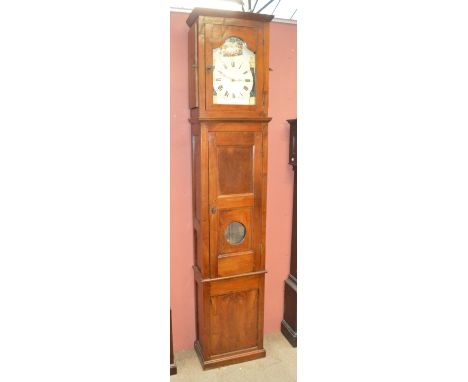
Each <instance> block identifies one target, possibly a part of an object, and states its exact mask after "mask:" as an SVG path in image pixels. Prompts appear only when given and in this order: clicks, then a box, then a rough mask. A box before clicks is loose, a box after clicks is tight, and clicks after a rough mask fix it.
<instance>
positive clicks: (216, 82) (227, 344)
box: [187, 8, 273, 369]
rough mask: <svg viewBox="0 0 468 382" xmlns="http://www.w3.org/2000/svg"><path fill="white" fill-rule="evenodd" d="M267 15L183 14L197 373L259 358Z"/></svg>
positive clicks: (261, 351) (197, 10) (205, 11)
mask: <svg viewBox="0 0 468 382" xmlns="http://www.w3.org/2000/svg"><path fill="white" fill-rule="evenodd" d="M272 18H273V16H271V15H261V14H254V13H244V12H232V11H220V10H212V9H202V8H195V9H194V10H193V11H192V13H191V14H190V16H189V18H188V19H187V24H188V25H189V27H190V30H189V33H188V38H189V41H188V49H189V63H188V70H189V107H190V123H191V131H192V194H193V227H194V232H193V242H194V266H193V269H194V276H195V299H196V336H197V339H196V341H195V350H196V352H197V354H198V357H199V359H200V362H201V364H202V366H203V368H204V369H206V368H211V367H218V366H222V365H226V364H231V363H237V362H242V361H248V360H252V359H256V358H260V357H264V356H265V349H264V348H263V306H264V284H265V273H266V270H265V218H266V184H267V183H266V181H267V178H266V177H267V137H268V133H267V132H268V122H269V121H270V118H269V117H268V74H269V64H268V55H269V22H270V21H271V19H272Z"/></svg>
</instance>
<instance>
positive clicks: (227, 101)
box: [213, 37, 256, 105]
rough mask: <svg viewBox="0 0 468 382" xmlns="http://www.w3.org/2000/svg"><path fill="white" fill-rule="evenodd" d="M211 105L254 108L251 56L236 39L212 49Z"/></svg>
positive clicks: (231, 38)
mask: <svg viewBox="0 0 468 382" xmlns="http://www.w3.org/2000/svg"><path fill="white" fill-rule="evenodd" d="M213 67H214V68H213V104H221V105H255V101H256V96H255V53H253V52H252V51H250V50H249V49H248V48H247V44H246V43H245V42H244V41H242V40H241V39H239V38H237V37H229V38H228V39H227V40H226V41H225V42H224V44H223V45H221V46H220V47H219V48H216V49H213Z"/></svg>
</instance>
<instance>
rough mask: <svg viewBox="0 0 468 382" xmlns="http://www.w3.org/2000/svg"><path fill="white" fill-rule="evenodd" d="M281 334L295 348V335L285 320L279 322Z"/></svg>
mask: <svg viewBox="0 0 468 382" xmlns="http://www.w3.org/2000/svg"><path fill="white" fill-rule="evenodd" d="M281 333H283V335H284V336H285V337H286V339H287V340H288V341H289V343H290V344H291V345H292V346H293V347H297V333H296V332H295V331H294V329H293V328H292V327H291V326H290V325H289V324H288V323H287V322H286V321H285V320H283V321H281Z"/></svg>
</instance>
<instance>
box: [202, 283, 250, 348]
mask: <svg viewBox="0 0 468 382" xmlns="http://www.w3.org/2000/svg"><path fill="white" fill-rule="evenodd" d="M258 297H259V296H258V289H257V288H256V289H250V290H245V291H239V292H234V293H227V294H222V295H217V296H211V336H210V339H211V351H212V354H211V355H212V356H214V355H220V354H224V353H230V352H234V351H237V350H242V349H248V348H252V347H255V346H256V345H257V339H258V302H259V301H258V300H259V298H258Z"/></svg>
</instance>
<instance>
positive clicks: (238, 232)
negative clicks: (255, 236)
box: [224, 222, 245, 245]
mask: <svg viewBox="0 0 468 382" xmlns="http://www.w3.org/2000/svg"><path fill="white" fill-rule="evenodd" d="M224 238H225V239H226V240H227V242H228V243H229V244H231V245H236V244H240V243H242V240H244V238H245V226H244V225H243V224H242V223H239V222H232V223H230V224H229V225H228V226H227V227H226V230H225V231H224Z"/></svg>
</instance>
